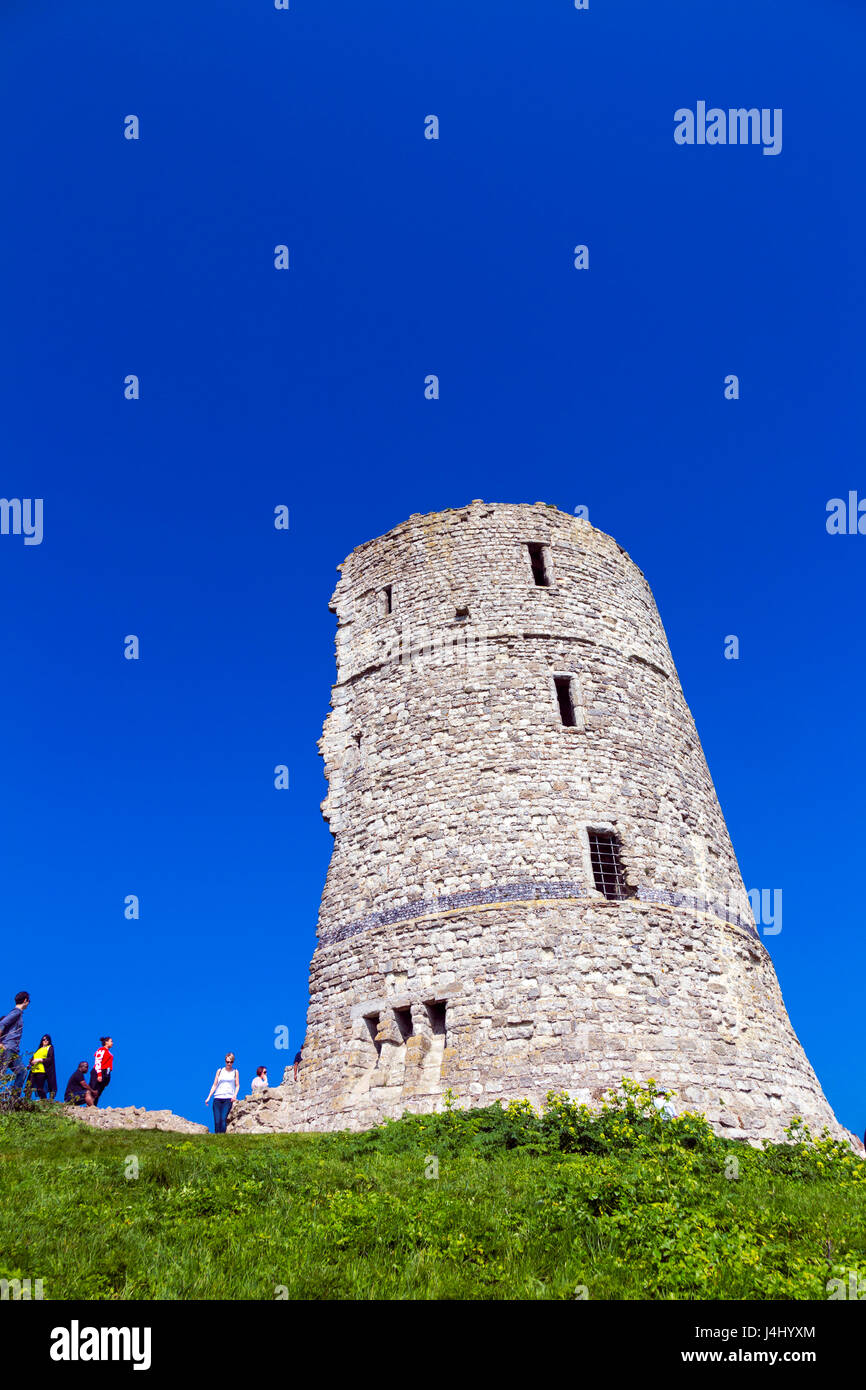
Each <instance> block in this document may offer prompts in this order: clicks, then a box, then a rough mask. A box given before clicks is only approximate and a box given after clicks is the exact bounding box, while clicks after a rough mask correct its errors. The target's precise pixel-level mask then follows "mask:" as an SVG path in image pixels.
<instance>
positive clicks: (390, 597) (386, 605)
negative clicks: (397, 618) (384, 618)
mask: <svg viewBox="0 0 866 1390" xmlns="http://www.w3.org/2000/svg"><path fill="white" fill-rule="evenodd" d="M393 611H394V591H393V585H391V584H386V585H385V587H384V589H383V590H382V612H383V614H385V615H387V614H388V613H393Z"/></svg>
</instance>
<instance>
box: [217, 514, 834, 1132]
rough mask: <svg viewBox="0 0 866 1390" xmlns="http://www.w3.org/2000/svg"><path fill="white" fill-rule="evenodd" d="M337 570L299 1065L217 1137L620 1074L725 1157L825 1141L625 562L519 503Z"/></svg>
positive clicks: (640, 586) (704, 774)
mask: <svg viewBox="0 0 866 1390" xmlns="http://www.w3.org/2000/svg"><path fill="white" fill-rule="evenodd" d="M530 545H532V546H541V547H543V551H542V555H543V565H544V568H545V577H546V578H547V580H548V583H546V584H539V583H537V582H536V577H534V574H533V561H532V556H531V552H530ZM537 565H538V560H537V559H536V566H537ZM340 568H341V575H340V580H339V582H338V584H337V587H336V590H335V593H334V595H333V598H332V602H331V606H332V609H333V611H334V612H335V613H336V615H337V622H338V627H337V681H336V684H335V686H334V689H333V695H332V709H331V712H330V714H329V715H328V718H327V720H326V722H325V730H324V735H323V738H322V741H321V745H320V747H321V751H322V753H323V755H324V759H325V774H326V777H327V778H328V784H329V787H328V795H327V797H326V799H325V801H324V802H323V805H322V810H323V813H324V815H325V818H326V819H327V820H328V822H329V824H330V828H331V831H332V833H333V834H334V847H333V854H332V859H331V864H330V867H329V870H328V875H327V880H326V883H325V888H324V893H323V895H322V904H321V912H320V917H319V924H318V936H319V944H318V946H317V949H316V952H315V955H314V957H313V962H312V966H311V972H310V1006H309V1013H308V1020H307V1035H306V1041H305V1045H304V1065H303V1068H302V1070H301V1078H300V1081H299V1083H297V1084H295V1083H294V1082H293V1081H292V1080H291V1079H290V1078H291V1073H290V1071H287V1073H286V1081H285V1082H284V1084H283V1085H282V1086H281V1087H279V1088H274V1089H273V1090H271V1091H269V1092H267V1093H265V1095H264V1096H263V1097H262V1098H260V1099H255V1100H253V1099H250V1100H248V1101H244V1102H241V1103H240V1104H239V1105H236V1106H235V1107H234V1112H233V1116H232V1120H231V1125H232V1127H233V1128H235V1129H241V1130H243V1129H335V1128H363V1127H366V1126H368V1125H371V1124H374V1123H376V1122H378V1121H379V1120H381V1119H383V1118H385V1117H388V1116H396V1115H400V1114H402V1113H403V1111H404V1110H406V1109H409V1110H429V1109H433V1108H438V1107H440V1106H441V1103H442V1095H443V1093H444V1091H445V1089H446V1088H447V1087H449V1086H450V1087H451V1088H452V1089H453V1091H454V1092H455V1093H456V1095H457V1097H458V1099H459V1101H460V1103H462V1104H477V1105H484V1104H489V1103H490V1102H491V1101H492V1100H495V1099H508V1098H511V1097H519V1096H528V1097H530V1098H531V1099H533V1100H534V1101H535V1102H536V1103H540V1102H541V1100H542V1099H543V1097H544V1095H545V1093H546V1092H547V1091H548V1090H550V1089H556V1090H559V1089H565V1090H568V1091H571V1092H572V1093H574V1094H579V1095H583V1096H586V1097H589V1096H590V1095H593V1094H596V1095H597V1094H598V1092H599V1090H600V1088H602V1087H604V1086H608V1085H615V1084H616V1083H617V1082H618V1081H619V1079H620V1078H621V1077H622V1076H624V1075H628V1076H634V1077H636V1078H638V1079H646V1078H648V1077H649V1076H653V1077H654V1078H655V1079H656V1080H657V1081H658V1082H660V1083H661V1084H663V1085H664V1086H666V1087H669V1088H672V1089H674V1090H675V1091H676V1092H677V1094H678V1101H679V1104H681V1105H684V1106H691V1107H694V1108H700V1109H703V1110H705V1111H706V1113H707V1114H708V1116H709V1117H710V1118H711V1120H712V1121H713V1123H715V1124H717V1125H720V1126H723V1127H724V1128H725V1130H726V1131H727V1132H728V1133H731V1134H740V1135H742V1136H743V1137H750V1138H755V1137H762V1136H766V1137H775V1138H779V1137H781V1132H782V1128H783V1126H784V1125H785V1124H786V1123H788V1121H789V1120H790V1118H791V1116H792V1115H793V1114H794V1113H798V1114H802V1115H803V1116H804V1117H805V1118H806V1120H807V1121H808V1122H809V1123H811V1124H812V1125H814V1126H816V1127H817V1128H818V1129H820V1128H821V1127H822V1126H823V1125H824V1124H827V1125H828V1126H829V1127H830V1128H831V1129H832V1130H833V1132H834V1133H837V1134H841V1133H842V1131H841V1130H840V1129H839V1127H838V1126H837V1124H836V1121H835V1119H834V1117H833V1115H832V1112H831V1110H830V1108H829V1106H828V1104H827V1101H826V1100H825V1098H824V1096H823V1094H822V1092H821V1088H820V1086H819V1084H818V1082H817V1080H816V1078H815V1075H814V1072H813V1071H812V1069H811V1067H810V1066H809V1063H808V1061H807V1060H806V1058H805V1056H804V1054H803V1051H802V1049H801V1047H800V1045H799V1043H798V1041H797V1039H796V1037H795V1035H794V1033H793V1030H792V1028H791V1025H790V1023H789V1021H788V1017H787V1013H786V1011H785V1007H784V1004H783V1002H782V998H781V994H780V991H779V987H778V983H777V981H776V976H775V972H774V970H773V966H772V963H771V961H770V958H769V956H768V954H767V952H766V950H765V948H764V946H763V944H762V942H761V941H760V939H759V938H758V936H757V934H756V932H755V928H754V923H753V919H752V916H751V913H750V909H749V903H748V898H747V896H746V893H745V889H744V887H743V883H742V880H741V877H740V873H739V869H738V867H737V862H736V858H735V856H734V852H733V848H732V846H731V843H730V839H729V837H728V833H727V829H726V826H725V823H724V819H723V817H722V813H721V809H720V807H719V804H718V801H717V799H716V795H715V790H714V788H713V783H712V779H711V777H710V774H709V770H708V768H707V765H706V762H705V760H704V757H703V753H702V750H701V746H700V741H699V739H698V735H697V731H696V729H695V725H694V722H693V720H692V717H691V714H690V712H689V710H688V707H687V706H686V703H685V700H684V698H683V694H682V690H681V688H680V685H679V681H678V679H677V674H676V670H675V668H674V665H673V661H672V658H671V655H670V651H669V649H668V644H667V639H666V637H665V633H664V629H663V627H662V623H661V620H660V618H659V615H658V611H657V609H656V606H655V603H654V600H653V597H652V594H651V592H650V589H649V587H648V585H647V583H646V581H645V579H644V577H643V575H642V574H641V573H640V571H639V570H638V569H637V568H636V566H635V565H634V564H633V563H632V561H631V560H630V559H629V557H628V556H627V555H626V553H625V551H623V549H622V548H621V547H620V546H619V545H617V543H616V542H615V541H614V540H612V539H611V537H609V536H607V535H604V534H603V533H602V532H599V531H597V530H595V529H594V528H592V527H591V526H590V525H589V524H588V523H587V522H584V521H579V520H576V519H575V518H573V517H570V516H568V515H566V514H564V513H561V512H559V511H557V510H556V509H555V508H552V507H549V506H546V505H543V504H536V505H535V506H524V505H506V504H501V505H500V504H497V505H488V504H485V503H482V502H473V503H472V504H471V505H469V506H467V507H463V508H459V509H455V510H453V511H448V512H442V513H436V514H433V515H429V516H415V517H411V518H410V519H409V520H408V521H407V522H405V523H403V524H402V525H401V526H398V527H396V528H395V529H394V530H393V531H391V532H389V533H388V535H386V536H383V537H381V538H380V539H378V540H375V541H370V542H368V543H367V544H365V545H362V546H359V547H358V549H357V550H355V551H353V553H352V554H351V555H350V556H349V558H348V560H347V561H346V562H345V564H344V565H343V566H341V567H340ZM554 677H569V678H570V681H571V684H570V692H571V698H572V702H573V708H574V725H573V726H572V727H569V726H566V725H564V724H563V721H562V716H561V712H560V705H559V701H558V697H557V690H556V685H555V681H554ZM589 829H594V830H600V831H607V832H613V833H614V834H615V835H616V836H617V837H618V839H619V842H620V845H621V857H622V864H623V868H624V871H625V876H626V884H627V891H628V894H629V896H628V897H626V898H625V899H623V900H622V901H609V900H608V899H606V898H605V897H604V895H603V894H602V893H601V892H599V891H597V889H596V887H595V881H594V876H593V870H592V864H591V860H590V848H589V839H588V834H587V832H588V830H589Z"/></svg>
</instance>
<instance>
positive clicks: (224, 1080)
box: [205, 1052, 240, 1134]
mask: <svg viewBox="0 0 866 1390" xmlns="http://www.w3.org/2000/svg"><path fill="white" fill-rule="evenodd" d="M239 1086H240V1073H239V1072H238V1071H237V1069H236V1068H235V1054H234V1053H233V1052H227V1053H226V1064H225V1066H224V1067H218V1068H217V1074H216V1076H215V1077H214V1079H213V1085H212V1086H211V1088H210V1090H209V1091H208V1093H207V1100H206V1101H205V1105H207V1104H208V1103H209V1101H210V1098H211V1096H213V1132H214V1134H225V1132H226V1120H227V1119H228V1117H229V1111H230V1110H231V1108H232V1101H233V1100H237V1098H238V1088H239Z"/></svg>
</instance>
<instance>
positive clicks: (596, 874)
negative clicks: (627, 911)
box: [588, 830, 634, 900]
mask: <svg viewBox="0 0 866 1390" xmlns="http://www.w3.org/2000/svg"><path fill="white" fill-rule="evenodd" d="M588 833H589V857H590V860H591V861H592V874H593V878H594V879H595V886H596V888H597V889H598V891H599V893H603V894H604V896H605V897H606V898H613V899H614V900H617V899H620V898H628V897H631V895H632V892H633V891H634V890H633V889H631V888H629V886H628V885H627V883H626V881H625V871H624V870H623V867H622V861H621V859H620V844H619V840H618V839H617V837H616V835H614V834H612V832H610V831H608V830H590V831H589V832H588Z"/></svg>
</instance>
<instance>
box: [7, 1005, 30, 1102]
mask: <svg viewBox="0 0 866 1390" xmlns="http://www.w3.org/2000/svg"><path fill="white" fill-rule="evenodd" d="M29 1003H30V995H29V994H28V993H27V991H26V989H22V990H19V992H18V993H17V994H16V996H15V1007H14V1009H12V1010H10V1012H9V1013H8V1014H7V1015H6V1017H5V1018H0V1072H11V1074H12V1082H11V1086H12V1091H13V1092H15V1091H21V1089H22V1088H23V1086H24V1081H25V1078H26V1076H27V1068H26V1067H25V1065H24V1063H23V1062H22V1060H21V1034H22V1032H23V1031H24V1010H25V1009H26V1008H27V1005H28V1004H29Z"/></svg>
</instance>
